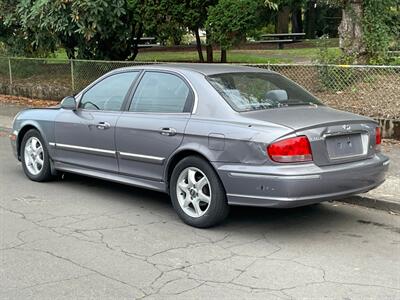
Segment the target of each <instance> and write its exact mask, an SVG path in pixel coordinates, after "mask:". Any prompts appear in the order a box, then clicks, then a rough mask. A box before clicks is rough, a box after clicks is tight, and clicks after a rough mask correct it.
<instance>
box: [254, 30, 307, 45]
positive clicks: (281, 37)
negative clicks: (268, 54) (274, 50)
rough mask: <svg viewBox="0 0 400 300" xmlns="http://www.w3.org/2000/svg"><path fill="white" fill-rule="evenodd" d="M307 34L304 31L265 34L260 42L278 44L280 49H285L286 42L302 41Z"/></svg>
mask: <svg viewBox="0 0 400 300" xmlns="http://www.w3.org/2000/svg"><path fill="white" fill-rule="evenodd" d="M305 35H306V34H305V33H304V32H299V33H273V34H263V35H262V36H261V38H263V39H262V40H260V41H259V42H260V43H271V44H277V45H278V49H283V46H284V44H289V43H296V42H300V41H301V38H302V37H304V36H305Z"/></svg>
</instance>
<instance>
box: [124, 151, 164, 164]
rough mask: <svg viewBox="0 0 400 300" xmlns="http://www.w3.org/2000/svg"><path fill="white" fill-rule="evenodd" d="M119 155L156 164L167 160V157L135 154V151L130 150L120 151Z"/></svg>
mask: <svg viewBox="0 0 400 300" xmlns="http://www.w3.org/2000/svg"><path fill="white" fill-rule="evenodd" d="M118 155H119V156H120V157H121V158H124V159H129V160H136V161H141V162H147V163H154V164H160V165H161V164H163V163H164V161H165V157H159V156H151V155H143V154H135V153H129V152H118Z"/></svg>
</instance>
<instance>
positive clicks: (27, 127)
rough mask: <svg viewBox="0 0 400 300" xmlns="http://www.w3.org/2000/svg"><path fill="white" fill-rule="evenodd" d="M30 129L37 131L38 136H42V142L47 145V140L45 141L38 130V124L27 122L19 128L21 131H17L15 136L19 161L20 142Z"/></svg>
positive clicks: (41, 132)
mask: <svg viewBox="0 0 400 300" xmlns="http://www.w3.org/2000/svg"><path fill="white" fill-rule="evenodd" d="M31 129H35V130H37V131H38V132H39V133H40V135H41V136H42V138H43V140H44V141H45V142H46V143H47V139H46V137H45V135H44V134H43V131H42V130H41V129H40V126H39V124H35V123H34V122H28V123H25V124H23V125H22V126H21V129H20V130H19V131H18V136H17V141H16V143H17V156H18V159H21V144H22V140H23V139H24V136H25V134H26V133H27V132H28V131H29V130H31Z"/></svg>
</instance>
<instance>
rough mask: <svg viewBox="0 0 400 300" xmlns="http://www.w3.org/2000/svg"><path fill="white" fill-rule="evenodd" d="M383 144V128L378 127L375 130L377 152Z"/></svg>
mask: <svg viewBox="0 0 400 300" xmlns="http://www.w3.org/2000/svg"><path fill="white" fill-rule="evenodd" d="M381 143H382V133H381V128H380V127H376V129H375V149H376V150H380V148H381Z"/></svg>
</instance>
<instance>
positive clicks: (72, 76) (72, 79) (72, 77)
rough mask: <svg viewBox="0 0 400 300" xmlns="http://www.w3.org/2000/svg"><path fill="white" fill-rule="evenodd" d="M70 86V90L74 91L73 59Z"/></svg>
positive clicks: (72, 61)
mask: <svg viewBox="0 0 400 300" xmlns="http://www.w3.org/2000/svg"><path fill="white" fill-rule="evenodd" d="M71 87H72V92H74V91H75V79H74V60H73V59H71Z"/></svg>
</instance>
